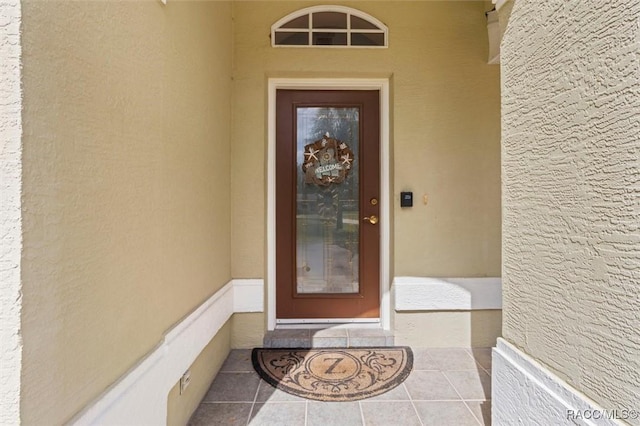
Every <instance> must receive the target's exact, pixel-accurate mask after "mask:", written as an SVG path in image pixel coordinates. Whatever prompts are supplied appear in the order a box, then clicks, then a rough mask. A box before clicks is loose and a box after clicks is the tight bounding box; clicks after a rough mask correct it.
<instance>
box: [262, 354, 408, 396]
mask: <svg viewBox="0 0 640 426" xmlns="http://www.w3.org/2000/svg"><path fill="white" fill-rule="evenodd" d="M251 361H252V362H253V368H255V370H256V371H257V372H258V374H259V375H260V377H262V379H264V381H266V382H267V383H269V384H270V385H271V386H273V387H275V388H277V389H280V390H282V391H284V392H287V393H290V394H292V395H297V396H300V397H302V398H307V399H313V400H316V401H336V402H344V401H357V400H360V399H364V398H370V397H372V396H376V395H380V394H383V393H385V392H387V391H389V390H391V389H393V388H395V387H396V386H398V385H399V384H401V383H402V382H403V381H404V380H405V379H406V378H407V377H408V376H409V374H410V373H411V369H412V368H413V352H411V348H409V347H407V346H396V347H388V348H387V347H376V348H349V349H339V348H330V349H329V348H327V349H324V348H323V349H270V348H255V349H253V351H252V353H251Z"/></svg>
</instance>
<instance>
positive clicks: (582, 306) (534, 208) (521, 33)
mask: <svg viewBox="0 0 640 426" xmlns="http://www.w3.org/2000/svg"><path fill="white" fill-rule="evenodd" d="M639 22H640V4H639V3H638V2H637V1H635V0H621V1H616V2H586V1H585V2H583V1H576V2H567V1H563V0H549V1H535V2H533V1H516V3H515V6H514V7H513V10H512V13H511V18H510V21H509V25H508V28H507V31H506V33H505V37H504V40H503V44H502V53H501V55H502V93H503V98H502V110H503V118H502V126H503V133H502V141H503V149H502V158H503V168H502V171H503V207H504V208H503V291H504V293H503V303H504V305H503V309H504V312H503V318H504V321H503V334H504V337H505V338H506V339H507V340H508V341H509V342H511V343H513V344H514V345H515V346H517V347H518V348H520V349H521V350H523V351H524V352H525V353H527V354H529V355H531V356H532V357H533V358H534V359H536V360H537V361H539V362H540V363H542V364H543V365H545V366H546V367H548V368H549V369H550V370H552V371H553V372H555V373H556V374H558V375H559V376H560V377H561V378H562V379H563V380H565V381H566V382H567V383H568V384H569V385H571V386H573V387H574V388H576V389H577V390H578V391H580V392H583V393H584V394H585V395H586V396H587V397H589V398H592V399H593V400H594V401H596V402H597V403H598V404H600V405H601V406H602V407H604V408H605V409H625V408H626V409H637V408H638V401H640V388H639V386H638V383H640V333H639V330H640V286H639V285H638V283H639V282H640V238H639V237H638V226H639V224H640V203H639V200H640V197H639V195H640V185H639V184H640V172H639V170H640V139H639V135H640V61H639V56H638V54H639V51H640V28H639V25H638V23H639ZM633 422H635V423H634V424H638V420H637V419H635V420H633Z"/></svg>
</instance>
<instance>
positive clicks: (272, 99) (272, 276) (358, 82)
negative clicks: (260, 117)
mask: <svg viewBox="0 0 640 426" xmlns="http://www.w3.org/2000/svg"><path fill="white" fill-rule="evenodd" d="M278 89H301V90H378V91H380V326H381V327H382V329H384V330H390V329H391V282H390V281H391V280H390V277H391V266H390V258H391V249H390V247H391V244H390V242H391V231H390V229H391V195H390V194H391V192H390V191H391V189H390V188H391V186H390V157H389V155H390V154H389V152H390V146H389V138H390V136H389V108H390V107H389V105H390V104H389V102H390V98H389V79H387V78H363V79H358V78H333V79H331V78H327V79H320V78H319V79H313V78H308V79H302V78H270V79H269V87H268V105H269V107H268V136H267V138H268V142H267V143H268V150H267V289H266V290H267V330H275V328H276V235H275V232H276V164H275V163H276V90H278Z"/></svg>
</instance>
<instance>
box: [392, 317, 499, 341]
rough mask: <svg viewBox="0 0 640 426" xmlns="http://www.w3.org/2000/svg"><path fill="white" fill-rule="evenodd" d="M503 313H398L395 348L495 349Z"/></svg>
mask: <svg viewBox="0 0 640 426" xmlns="http://www.w3.org/2000/svg"><path fill="white" fill-rule="evenodd" d="M501 322H502V311H501V310H498V309H488V310H477V311H435V312H402V313H400V312H396V313H395V315H394V330H393V332H394V336H395V344H396V345H408V346H414V347H429V348H450V347H492V346H495V344H496V339H497V338H498V337H500V335H501Z"/></svg>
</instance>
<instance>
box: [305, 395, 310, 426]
mask: <svg viewBox="0 0 640 426" xmlns="http://www.w3.org/2000/svg"><path fill="white" fill-rule="evenodd" d="M308 422H309V400H308V399H307V400H305V401H304V426H307V424H308Z"/></svg>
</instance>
